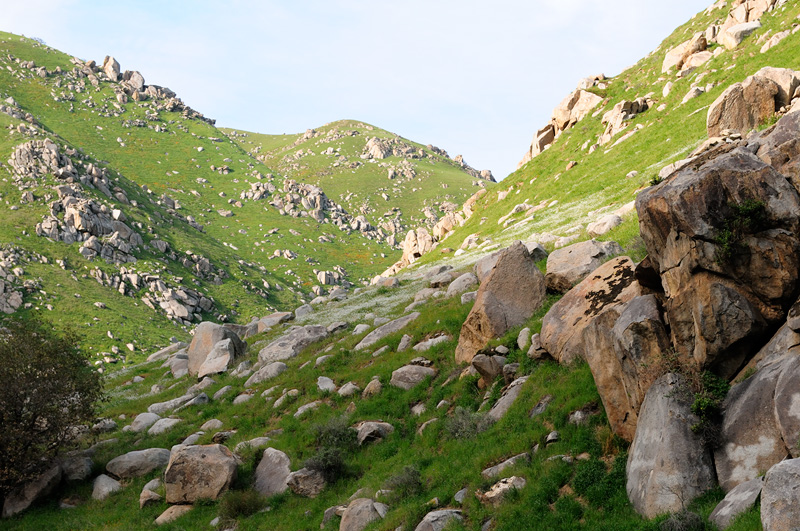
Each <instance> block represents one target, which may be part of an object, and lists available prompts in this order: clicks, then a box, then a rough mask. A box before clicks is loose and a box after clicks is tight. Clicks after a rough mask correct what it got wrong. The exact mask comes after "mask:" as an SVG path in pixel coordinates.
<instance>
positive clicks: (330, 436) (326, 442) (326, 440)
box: [314, 416, 358, 451]
mask: <svg viewBox="0 0 800 531" xmlns="http://www.w3.org/2000/svg"><path fill="white" fill-rule="evenodd" d="M314 435H315V439H316V441H317V446H318V447H320V448H338V449H339V450H342V451H350V450H352V449H354V448H355V447H356V446H357V445H358V438H357V433H356V431H355V430H354V429H352V428H351V427H350V423H349V422H348V420H347V417H343V416H342V417H333V418H331V419H330V420H328V421H327V422H325V423H324V424H318V425H316V426H315V427H314Z"/></svg>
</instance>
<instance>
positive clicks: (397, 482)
mask: <svg viewBox="0 0 800 531" xmlns="http://www.w3.org/2000/svg"><path fill="white" fill-rule="evenodd" d="M386 488H387V489H389V490H391V491H392V493H393V495H394V497H395V498H397V499H403V498H406V497H409V496H416V495H417V494H419V493H420V492H422V475H421V474H420V472H419V470H418V469H417V467H415V466H404V467H403V470H401V471H400V473H399V474H396V475H394V476H392V477H390V478H389V479H388V480H387V481H386Z"/></svg>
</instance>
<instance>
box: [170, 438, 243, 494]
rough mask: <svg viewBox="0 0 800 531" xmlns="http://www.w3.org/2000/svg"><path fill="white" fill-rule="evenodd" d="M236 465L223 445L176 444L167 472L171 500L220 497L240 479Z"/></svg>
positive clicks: (233, 458) (234, 459)
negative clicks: (235, 480)
mask: <svg viewBox="0 0 800 531" xmlns="http://www.w3.org/2000/svg"><path fill="white" fill-rule="evenodd" d="M236 466H237V465H236V458H235V457H234V455H233V454H232V453H231V451H230V450H228V449H227V448H226V447H224V446H222V445H221V444H211V445H205V446H178V447H176V448H175V449H174V450H173V452H172V454H171V456H170V459H169V464H168V465H167V470H166V472H165V474H164V485H165V488H166V494H167V496H166V498H167V503H194V502H196V501H198V500H202V499H206V500H216V499H218V498H219V497H220V496H222V494H224V493H225V492H226V491H227V490H228V488H229V487H230V486H231V483H233V480H234V479H235V478H236Z"/></svg>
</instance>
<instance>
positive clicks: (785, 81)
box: [754, 66, 800, 109]
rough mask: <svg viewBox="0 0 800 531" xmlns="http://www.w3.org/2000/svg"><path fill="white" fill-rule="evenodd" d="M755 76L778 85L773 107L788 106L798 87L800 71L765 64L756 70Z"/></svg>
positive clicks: (799, 84)
mask: <svg viewBox="0 0 800 531" xmlns="http://www.w3.org/2000/svg"><path fill="white" fill-rule="evenodd" d="M754 75H755V77H760V78H763V79H769V80H770V81H772V82H773V83H775V85H776V86H777V87H778V93H777V94H776V95H775V107H776V108H778V109H780V108H781V107H788V106H789V104H790V103H791V102H792V97H793V96H794V91H795V90H797V87H800V72H796V71H794V70H792V69H790V68H775V67H772V66H765V67H764V68H762V69H761V70H759V71H758V72H756V73H755V74H754Z"/></svg>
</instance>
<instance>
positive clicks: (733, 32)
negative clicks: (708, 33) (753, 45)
mask: <svg viewBox="0 0 800 531" xmlns="http://www.w3.org/2000/svg"><path fill="white" fill-rule="evenodd" d="M760 27H761V22H759V21H758V20H755V21H753V22H745V23H743V24H737V25H735V26H731V27H730V28H728V29H726V30H725V31H723V32H722V33H720V35H719V36H718V37H717V42H719V43H720V44H721V45H723V46H724V47H725V48H727V49H728V50H733V49H734V48H736V47H738V46H739V45H740V44H742V41H743V40H745V39H746V38H747V37H749V36H750V34H751V33H753V32H754V31H756V30H757V29H759V28H760Z"/></svg>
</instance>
